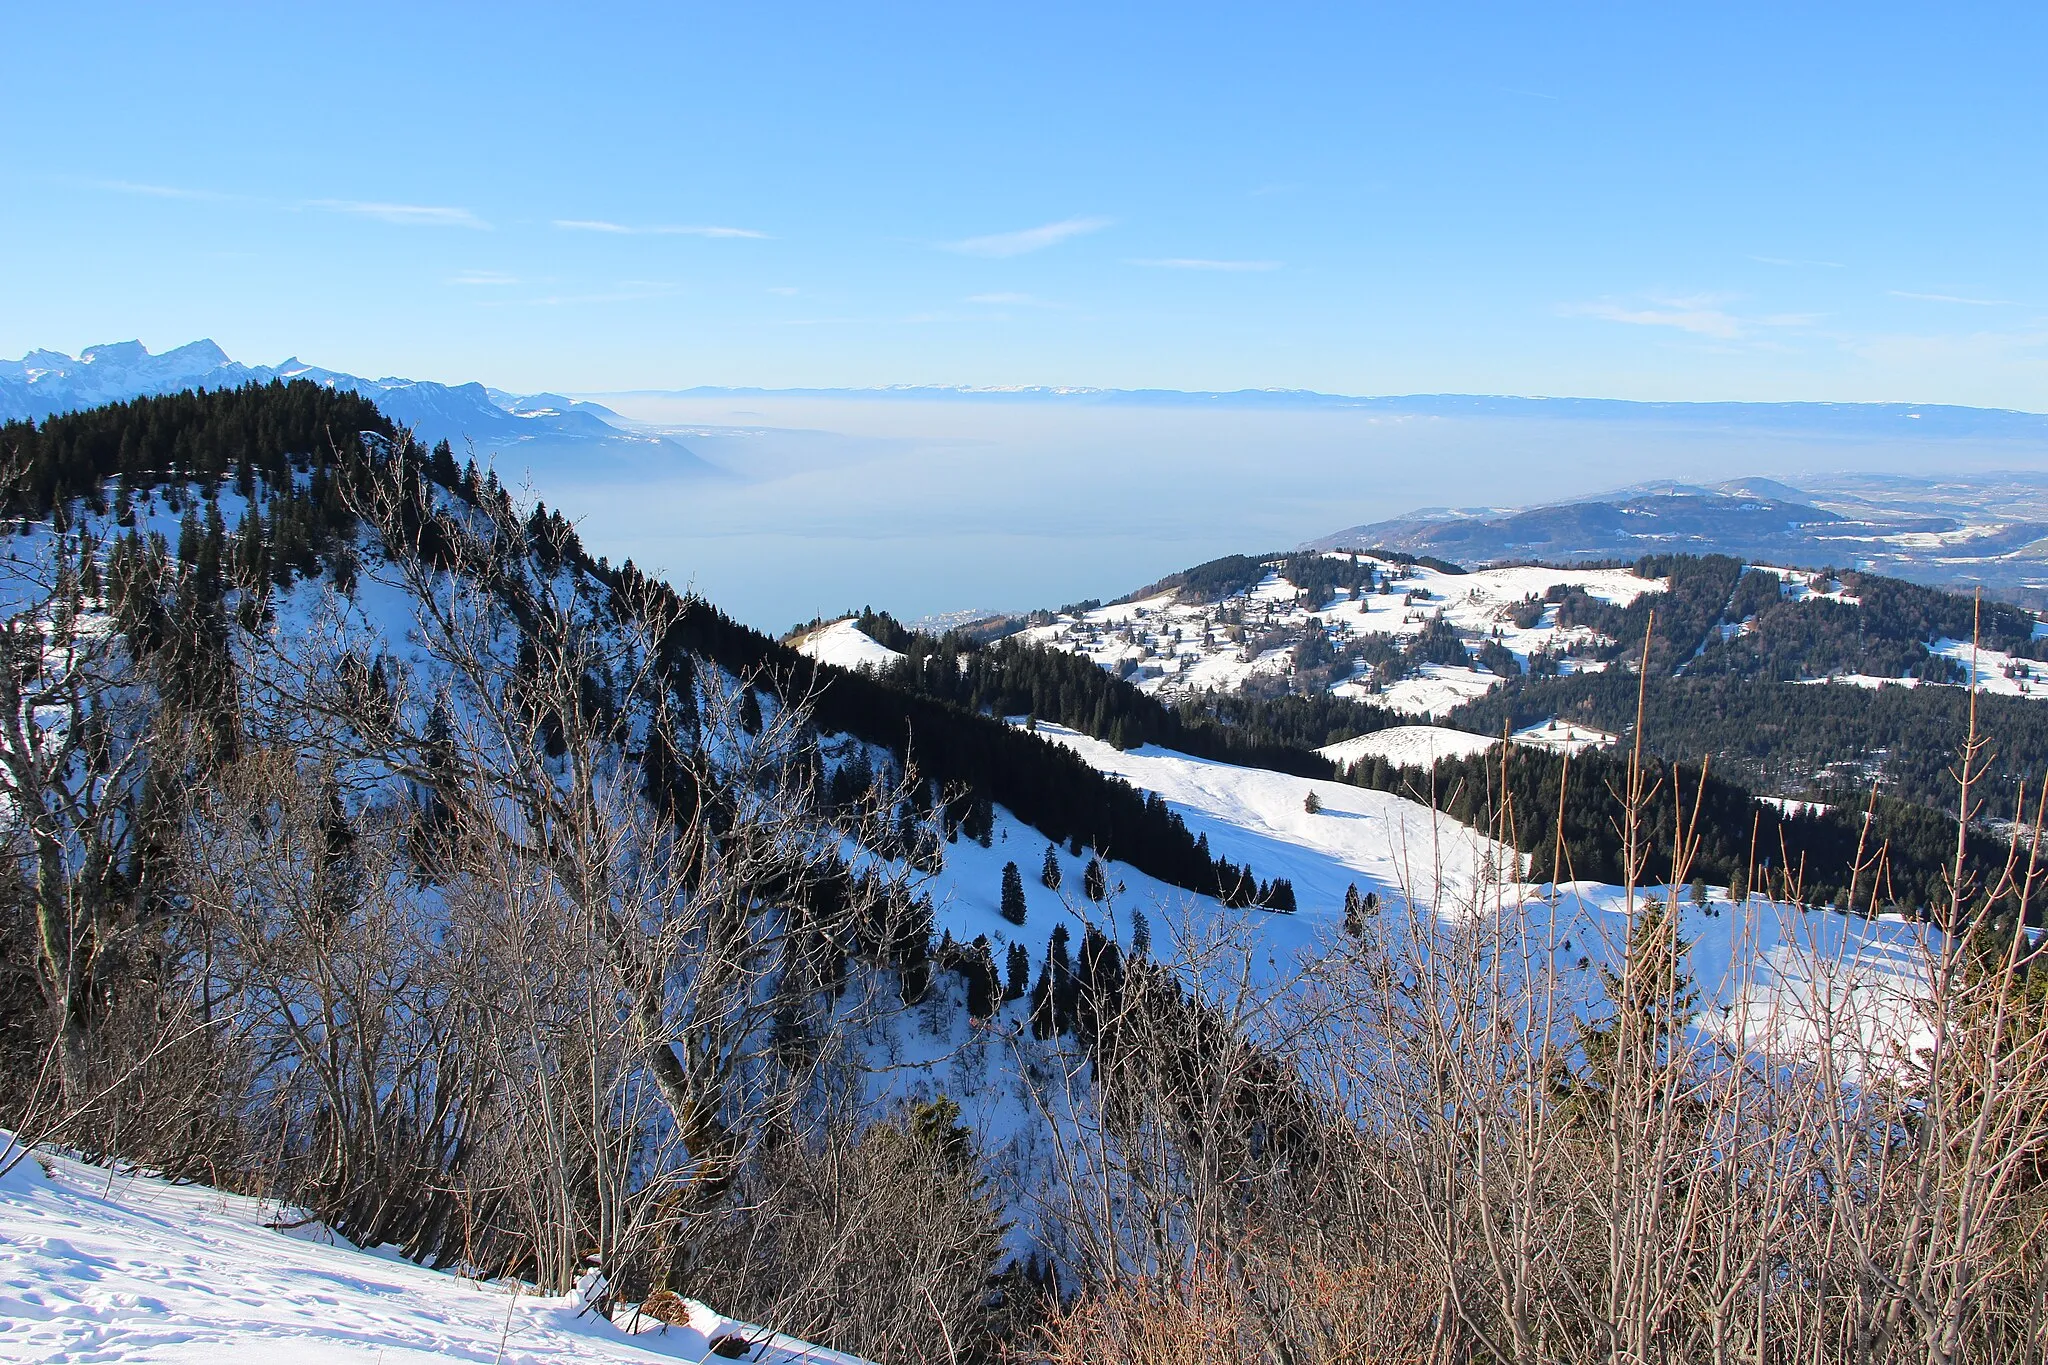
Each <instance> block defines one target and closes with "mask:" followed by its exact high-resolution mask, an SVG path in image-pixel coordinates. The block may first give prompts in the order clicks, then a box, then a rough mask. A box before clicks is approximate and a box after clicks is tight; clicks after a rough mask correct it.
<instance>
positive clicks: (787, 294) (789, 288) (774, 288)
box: [768, 284, 797, 299]
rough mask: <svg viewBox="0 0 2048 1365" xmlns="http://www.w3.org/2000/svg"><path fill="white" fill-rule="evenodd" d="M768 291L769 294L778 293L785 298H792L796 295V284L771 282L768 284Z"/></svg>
mask: <svg viewBox="0 0 2048 1365" xmlns="http://www.w3.org/2000/svg"><path fill="white" fill-rule="evenodd" d="M768 292H769V293H771V294H780V295H782V297H783V298H786V299H793V298H795V297H796V293H797V289H796V286H795V285H793V284H771V285H769V286H768Z"/></svg>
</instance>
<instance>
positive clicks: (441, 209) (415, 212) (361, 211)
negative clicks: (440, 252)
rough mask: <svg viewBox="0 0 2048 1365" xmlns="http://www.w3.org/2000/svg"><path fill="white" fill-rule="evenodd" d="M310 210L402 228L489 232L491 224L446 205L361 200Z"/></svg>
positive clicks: (317, 204)
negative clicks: (346, 215)
mask: <svg viewBox="0 0 2048 1365" xmlns="http://www.w3.org/2000/svg"><path fill="white" fill-rule="evenodd" d="M305 206H306V207H307V208H309V209H318V210H320V211H321V212H322V213H345V214H350V215H353V216H355V217H358V218H374V219H376V220H377V221H378V222H380V223H393V224H396V225H397V226H399V227H434V228H473V229H476V230H479V231H485V232H488V231H489V230H490V226H491V225H490V224H489V223H486V222H485V221H484V220H483V219H481V218H479V217H477V216H476V215H475V214H474V213H471V212H470V211H469V210H468V209H459V208H451V207H448V206H447V205H443V204H386V203H379V202H375V201H371V200H362V199H309V200H307V201H306V205H305Z"/></svg>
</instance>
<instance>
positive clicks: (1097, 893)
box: [1081, 858, 1109, 901]
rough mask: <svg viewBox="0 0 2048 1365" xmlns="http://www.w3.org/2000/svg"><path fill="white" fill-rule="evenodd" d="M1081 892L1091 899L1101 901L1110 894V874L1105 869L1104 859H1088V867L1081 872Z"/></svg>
mask: <svg viewBox="0 0 2048 1365" xmlns="http://www.w3.org/2000/svg"><path fill="white" fill-rule="evenodd" d="M1081 892H1082V894H1083V895H1085V896H1087V897H1088V899H1089V900H1091V901H1099V900H1101V899H1102V898H1103V897H1105V896H1107V895H1108V894H1109V874H1108V873H1107V872H1106V871H1104V870H1103V866H1102V859H1100V858H1090V859H1089V860H1088V866H1087V868H1086V869H1085V870H1083V872H1082V873H1081Z"/></svg>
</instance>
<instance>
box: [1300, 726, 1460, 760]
mask: <svg viewBox="0 0 2048 1365" xmlns="http://www.w3.org/2000/svg"><path fill="white" fill-rule="evenodd" d="M1493 746H1494V741H1493V740H1491V739H1488V738H1487V737H1486V736H1485V735H1474V734H1467V733H1466V732H1465V731H1463V730H1451V729H1446V728H1445V727H1444V726H1441V725H1396V726H1394V727H1393V728H1392V729H1388V730H1379V731H1375V732H1374V733H1372V734H1369V735H1360V736H1358V737H1357V738H1356V739H1347V740H1342V741H1339V742H1338V743H1336V744H1326V745H1324V746H1323V747H1322V748H1320V749H1318V750H1316V752H1317V753H1319V754H1321V755H1322V756H1323V757H1324V758H1327V759H1329V760H1330V761H1331V762H1332V763H1334V764H1336V765H1337V766H1338V767H1339V768H1348V767H1350V766H1351V765H1352V764H1354V763H1356V762H1358V761H1359V760H1360V759H1362V758H1378V759H1384V760H1386V761H1387V762H1388V763H1391V764H1393V765H1394V766H1395V767H1397V768H1427V767H1429V766H1430V765H1431V764H1432V763H1438V762H1441V761H1443V760H1445V759H1455V758H1466V757H1469V756H1470V755H1472V754H1482V753H1485V752H1486V751H1487V750H1488V749H1491V748H1492V747H1493Z"/></svg>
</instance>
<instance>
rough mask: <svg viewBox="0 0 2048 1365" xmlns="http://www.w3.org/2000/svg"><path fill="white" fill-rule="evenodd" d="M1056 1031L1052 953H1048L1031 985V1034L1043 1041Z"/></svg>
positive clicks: (1057, 1024)
mask: <svg viewBox="0 0 2048 1365" xmlns="http://www.w3.org/2000/svg"><path fill="white" fill-rule="evenodd" d="M1058 1032H1059V1021H1058V1020H1057V1019H1055V1018H1054V1017H1053V1002H1052V955H1051V954H1050V953H1048V954H1047V955H1046V959H1045V962H1044V963H1043V964H1042V965H1041V966H1040V967H1039V969H1038V981H1037V983H1036V984H1034V985H1033V986H1032V987H1031V1036H1032V1037H1033V1038H1036V1039H1038V1040H1039V1041H1040V1042H1044V1041H1045V1040H1046V1039H1048V1038H1050V1037H1052V1036H1053V1035H1054V1034H1056V1033H1058Z"/></svg>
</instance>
